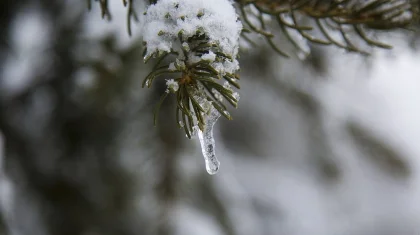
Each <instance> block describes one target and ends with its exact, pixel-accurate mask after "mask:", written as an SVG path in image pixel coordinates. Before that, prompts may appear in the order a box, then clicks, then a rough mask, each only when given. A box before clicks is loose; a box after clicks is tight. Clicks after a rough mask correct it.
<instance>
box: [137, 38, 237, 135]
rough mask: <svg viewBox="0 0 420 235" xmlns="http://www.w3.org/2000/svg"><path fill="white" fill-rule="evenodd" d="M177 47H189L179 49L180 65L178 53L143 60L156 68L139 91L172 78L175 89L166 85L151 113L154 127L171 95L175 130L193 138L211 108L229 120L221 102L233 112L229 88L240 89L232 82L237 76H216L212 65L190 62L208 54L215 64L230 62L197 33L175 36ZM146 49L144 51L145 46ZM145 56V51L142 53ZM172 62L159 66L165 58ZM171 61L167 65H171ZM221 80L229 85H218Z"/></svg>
mask: <svg viewBox="0 0 420 235" xmlns="http://www.w3.org/2000/svg"><path fill="white" fill-rule="evenodd" d="M179 44H180V45H189V46H188V47H181V48H182V55H181V57H182V58H185V59H184V61H185V62H184V61H180V60H178V59H177V58H178V57H180V55H179V52H175V51H171V52H170V53H162V54H158V53H153V54H151V56H149V57H147V58H146V60H145V61H146V63H147V62H148V61H149V60H150V59H151V58H154V59H156V61H157V62H156V64H155V66H154V68H153V69H152V72H150V73H149V75H147V76H146V78H145V79H144V81H143V84H142V85H143V87H148V88H150V87H151V86H152V83H153V81H154V80H155V79H156V78H158V77H161V76H166V77H167V76H168V75H169V76H174V77H175V79H174V82H176V84H177V85H176V88H173V87H171V86H170V85H169V84H168V90H166V92H165V93H164V94H163V95H162V96H161V98H160V101H159V102H158V104H157V105H156V107H155V109H154V124H155V125H156V124H157V119H158V114H159V109H160V106H161V105H162V103H163V102H164V100H165V99H166V98H167V96H168V95H169V94H170V93H174V96H175V98H176V103H177V107H176V114H175V117H176V121H177V123H178V126H179V128H184V131H185V134H186V136H187V137H188V138H191V137H192V136H193V135H195V132H196V131H197V129H196V127H197V126H198V128H199V129H200V130H202V131H203V130H204V126H205V118H204V117H205V116H207V115H208V114H209V112H210V111H211V106H213V107H214V108H215V109H217V110H218V111H219V112H220V114H221V115H223V116H224V117H225V118H227V119H229V120H231V119H232V117H231V115H230V114H229V112H228V111H227V107H226V105H225V104H224V103H223V99H225V100H227V101H228V102H229V103H230V104H231V105H232V106H234V107H235V108H236V107H237V105H238V96H237V95H236V92H234V91H233V90H232V89H231V88H230V85H232V86H234V87H236V88H238V89H239V88H240V86H239V84H238V83H237V81H236V80H238V79H239V76H238V75H237V74H230V73H223V74H222V73H220V72H219V71H218V70H216V69H215V68H214V67H213V66H212V61H208V60H199V61H197V62H192V63H191V62H190V61H191V58H189V57H191V56H192V55H193V56H202V55H205V54H208V53H209V52H210V51H211V52H215V61H216V62H217V61H225V60H233V59H232V58H230V57H229V56H228V55H225V54H223V53H222V52H221V51H219V50H218V48H217V47H218V46H217V45H216V44H211V43H209V38H208V37H207V36H206V35H204V34H202V33H200V32H197V34H196V35H194V36H193V37H189V38H184V37H183V35H182V32H181V33H180V34H179ZM145 46H146V49H147V45H145ZM144 54H146V50H145V52H144ZM171 56H172V57H173V58H176V59H175V62H173V63H172V66H171V64H167V63H166V64H164V65H162V63H163V62H164V61H165V59H166V58H168V57H171ZM173 60H174V59H172V60H171V61H173ZM222 79H224V80H225V81H226V82H228V84H230V85H221V84H220V83H219V82H220V81H221V80H222Z"/></svg>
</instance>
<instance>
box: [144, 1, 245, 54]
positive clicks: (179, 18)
mask: <svg viewBox="0 0 420 235" xmlns="http://www.w3.org/2000/svg"><path fill="white" fill-rule="evenodd" d="M144 18H145V19H144V20H143V22H144V25H143V40H144V41H145V42H146V43H147V54H146V57H148V56H150V55H152V54H153V53H155V52H170V51H171V49H172V50H175V51H177V49H175V48H173V47H174V43H176V41H177V39H178V33H179V32H181V31H182V33H183V35H184V37H191V36H193V35H195V34H196V32H197V30H200V31H201V32H202V33H204V34H206V35H207V36H208V37H209V38H210V43H216V44H217V45H218V46H219V48H220V49H221V51H222V52H223V53H225V54H227V55H231V56H232V57H233V58H235V57H236V55H237V52H238V41H239V36H240V33H241V30H242V24H241V22H240V21H238V16H237V14H236V12H235V8H234V7H233V6H232V3H231V1H229V0H160V1H158V2H157V3H156V4H154V5H150V6H149V8H148V9H147V12H146V15H145V16H144ZM184 46H185V45H184Z"/></svg>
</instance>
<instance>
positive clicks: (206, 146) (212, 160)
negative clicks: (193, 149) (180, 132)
mask: <svg viewBox="0 0 420 235" xmlns="http://www.w3.org/2000/svg"><path fill="white" fill-rule="evenodd" d="M219 117H220V113H219V112H218V111H217V110H216V109H215V108H214V107H212V108H211V111H210V113H209V115H207V116H206V117H205V119H206V121H205V126H204V131H201V130H198V138H199V139H200V144H201V151H202V153H203V156H204V160H205V162H206V170H207V172H208V173H209V174H210V175H214V174H216V173H217V171H218V170H219V168H220V162H219V160H217V157H216V152H215V141H214V137H213V126H214V124H215V123H216V121H217V119H219Z"/></svg>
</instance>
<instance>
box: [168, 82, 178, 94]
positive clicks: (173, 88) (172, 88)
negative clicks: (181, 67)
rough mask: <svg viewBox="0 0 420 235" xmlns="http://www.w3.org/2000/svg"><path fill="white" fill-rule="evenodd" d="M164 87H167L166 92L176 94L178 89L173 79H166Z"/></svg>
mask: <svg viewBox="0 0 420 235" xmlns="http://www.w3.org/2000/svg"><path fill="white" fill-rule="evenodd" d="M166 86H168V92H169V91H172V92H176V91H177V90H178V89H179V85H178V82H176V81H175V80H174V79H167V80H166Z"/></svg>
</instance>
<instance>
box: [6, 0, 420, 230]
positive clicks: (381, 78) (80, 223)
mask: <svg viewBox="0 0 420 235" xmlns="http://www.w3.org/2000/svg"><path fill="white" fill-rule="evenodd" d="M93 3H94V4H92V9H91V11H90V12H89V11H88V7H87V4H86V2H85V1H69V0H66V1H47V0H32V1H30V0H19V1H2V2H1V4H0V5H1V6H2V7H1V9H3V11H1V12H0V24H1V25H2V27H0V157H1V158H0V211H1V213H0V215H1V217H0V218H1V220H0V234H10V235H111V234H112V235H116V234H121V235H137V234H147V235H149V234H150V235H155V234H156V235H189V234H194V235H224V234H226V235H309V234H310V235H419V234H420V224H419V221H420V144H419V141H420V122H419V120H420V111H419V108H418V107H419V103H420V92H419V91H420V77H419V74H420V67H419V64H420V52H418V51H417V49H416V48H417V39H416V38H417V36H416V34H414V33H410V32H395V33H389V34H386V36H385V37H384V40H385V42H387V43H390V44H392V45H394V49H393V50H390V51H386V50H375V51H373V53H372V56H370V57H363V56H361V55H356V54H349V53H345V52H343V51H342V50H339V49H336V48H333V47H320V46H314V45H310V47H311V51H312V53H311V55H310V56H309V57H306V58H302V57H301V56H294V58H291V59H285V58H283V57H280V56H279V55H278V54H276V53H275V52H274V51H273V50H272V49H271V48H268V47H266V46H264V44H263V43H261V46H260V47H257V48H248V49H246V48H247V47H246V45H244V47H243V48H244V50H243V51H242V52H241V53H242V54H241V61H240V63H241V67H242V69H241V72H240V76H241V86H242V89H241V90H240V91H239V93H240V94H241V100H240V104H239V108H238V109H237V110H234V111H233V112H232V114H233V118H234V120H233V121H227V120H224V119H222V118H221V119H220V120H219V121H218V123H217V124H216V125H215V128H216V129H215V139H216V153H217V155H218V158H219V160H220V161H221V168H220V171H219V172H218V174H217V175H214V176H210V175H208V174H207V172H206V170H205V166H204V160H203V157H202V155H201V150H200V148H199V141H198V139H193V140H188V139H187V138H185V136H184V135H185V134H184V132H183V131H182V130H178V128H177V126H176V122H175V118H174V115H175V106H174V99H167V101H166V102H165V103H164V105H163V107H162V110H161V115H160V120H159V125H158V126H157V127H154V126H153V121H152V111H153V108H154V105H155V104H156V103H157V101H158V99H159V96H160V95H161V94H162V92H164V90H165V89H166V87H165V80H164V79H160V80H159V81H156V83H155V84H154V86H153V87H152V88H151V89H141V82H142V80H143V78H144V77H145V75H147V73H149V72H150V70H151V67H150V66H151V65H147V66H146V65H144V63H143V60H142V50H143V48H142V44H141V42H142V40H141V32H140V30H139V29H140V28H139V25H140V24H133V36H132V37H129V36H128V34H127V29H126V11H127V9H126V8H124V7H123V4H122V3H121V1H116V0H115V1H110V6H109V9H110V15H109V18H110V19H109V20H107V19H105V20H103V19H101V12H100V8H99V6H98V4H97V3H96V2H93ZM134 3H135V9H136V10H137V11H138V13H139V14H141V13H142V12H143V11H144V6H143V5H142V1H137V2H134ZM106 18H108V16H107V17H106ZM283 48H286V49H287V48H289V49H290V48H291V46H290V45H289V44H288V43H284V45H283ZM299 57H300V58H299Z"/></svg>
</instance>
